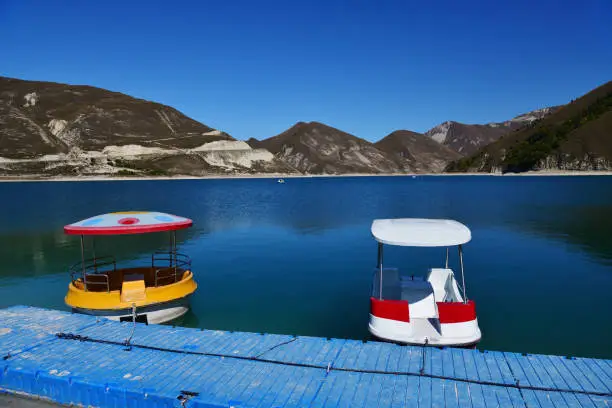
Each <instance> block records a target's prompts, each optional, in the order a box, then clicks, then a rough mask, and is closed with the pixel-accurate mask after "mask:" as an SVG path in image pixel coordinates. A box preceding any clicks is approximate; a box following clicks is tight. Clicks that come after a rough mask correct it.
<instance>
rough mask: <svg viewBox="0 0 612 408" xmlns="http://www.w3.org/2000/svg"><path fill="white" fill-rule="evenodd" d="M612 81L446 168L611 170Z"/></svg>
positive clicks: (466, 169) (519, 170)
mask: <svg viewBox="0 0 612 408" xmlns="http://www.w3.org/2000/svg"><path fill="white" fill-rule="evenodd" d="M611 111H612V81H610V82H607V83H605V84H603V85H602V86H600V87H598V88H596V89H594V90H592V91H591V92H589V93H587V94H585V95H584V96H582V97H580V98H579V99H577V100H575V101H572V102H571V103H569V104H567V105H564V106H563V107H562V108H560V109H558V110H557V111H556V112H555V113H553V114H551V115H550V116H547V117H546V118H544V119H542V120H541V121H538V122H536V123H534V124H533V125H532V126H528V127H525V128H522V129H520V130H518V131H515V132H512V133H510V134H508V135H506V136H504V137H503V138H501V139H500V140H499V141H497V142H495V143H493V144H491V145H489V146H486V147H485V148H483V149H481V150H480V151H478V152H477V153H476V154H474V155H472V156H470V157H467V158H465V159H461V160H459V161H456V162H453V163H451V164H450V165H449V166H448V168H447V170H448V171H481V172H498V171H502V172H522V171H529V170H543V169H552V170H604V169H612V112H611Z"/></svg>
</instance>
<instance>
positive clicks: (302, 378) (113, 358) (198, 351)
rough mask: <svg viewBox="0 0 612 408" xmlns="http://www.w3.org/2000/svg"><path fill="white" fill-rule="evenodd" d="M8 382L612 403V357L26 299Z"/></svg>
mask: <svg viewBox="0 0 612 408" xmlns="http://www.w3.org/2000/svg"><path fill="white" fill-rule="evenodd" d="M128 338H131V340H130V343H129V345H126V340H127V339H128ZM0 391H1V392H8V393H19V394H25V395H29V396H33V397H35V398H43V399H47V400H50V401H54V402H57V403H60V404H67V405H69V404H74V405H82V406H94V407H122V408H123V407H134V408H139V407H194V408H195V407H201V408H203V407H208V408H213V407H236V408H238V407H242V408H244V407H328V406H329V407H497V406H499V407H612V361H610V360H600V359H591V358H574V357H572V358H567V357H560V356H548V355H534V354H527V355H525V354H517V353H508V352H494V351H479V350H468V349H455V348H444V349H440V348H433V347H427V348H423V347H414V346H400V345H395V344H389V343H379V342H365V343H364V342H362V341H356V340H342V339H324V338H317V337H303V336H299V337H294V336H287V335H276V334H257V333H242V332H226V331H215V330H200V329H189V328H181V327H171V326H157V325H150V326H147V325H144V324H136V325H134V324H132V323H119V322H113V321H109V320H106V319H96V318H94V317H90V316H85V315H79V314H71V313H67V312H60V311H54V310H47V309H39V308H34V307H25V306H16V307H11V308H8V309H2V310H0Z"/></svg>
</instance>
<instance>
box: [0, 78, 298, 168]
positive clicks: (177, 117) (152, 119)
mask: <svg viewBox="0 0 612 408" xmlns="http://www.w3.org/2000/svg"><path fill="white" fill-rule="evenodd" d="M261 171H271V172H286V171H290V170H289V169H288V168H287V166H286V165H285V164H284V163H282V162H280V161H278V160H276V159H275V158H274V157H273V156H272V154H270V153H269V152H267V151H265V150H253V149H252V148H251V147H250V146H249V145H248V144H246V143H244V142H239V141H236V140H234V139H233V138H232V137H231V136H229V135H227V134H226V133H223V132H221V131H219V130H215V129H213V128H211V127H209V126H206V125H204V124H202V123H199V122H197V121H195V120H193V119H190V118H188V117H187V116H185V115H183V114H182V113H180V112H179V111H177V110H176V109H174V108H171V107H169V106H165V105H161V104H158V103H154V102H149V101H145V100H142V99H136V98H133V97H130V96H128V95H124V94H121V93H118V92H111V91H107V90H104V89H100V88H94V87H91V86H75V85H65V84H58V83H51V82H35V81H24V80H19V79H12V78H4V77H0V175H24V174H28V175H65V174H69V175H84V174H123V175H130V174H133V175H139V174H159V175H161V174H192V175H204V174H210V173H228V172H229V173H251V172H261Z"/></svg>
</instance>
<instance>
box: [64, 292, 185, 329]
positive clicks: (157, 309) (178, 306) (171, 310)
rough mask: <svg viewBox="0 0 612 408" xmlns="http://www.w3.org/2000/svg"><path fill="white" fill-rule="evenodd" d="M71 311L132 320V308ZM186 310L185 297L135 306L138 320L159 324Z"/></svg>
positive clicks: (173, 318) (76, 309)
mask: <svg viewBox="0 0 612 408" xmlns="http://www.w3.org/2000/svg"><path fill="white" fill-rule="evenodd" d="M72 311H73V312H75V313H82V314H88V315H91V316H99V317H104V318H107V319H110V320H115V321H125V320H127V321H132V309H118V310H94V309H80V308H73V309H72ZM188 311H189V301H188V299H187V298H183V299H178V300H173V301H171V302H165V303H156V304H152V305H147V306H143V307H140V308H137V309H136V316H137V321H138V322H143V323H147V324H160V323H167V322H170V321H172V320H175V319H178V318H179V317H181V316H183V315H184V314H185V313H187V312H188Z"/></svg>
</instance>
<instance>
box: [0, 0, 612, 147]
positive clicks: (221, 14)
mask: <svg viewBox="0 0 612 408" xmlns="http://www.w3.org/2000/svg"><path fill="white" fill-rule="evenodd" d="M611 17H612V1H610V0H584V1H580V2H578V1H564V0H558V1H537V0H530V1H523V0H516V1H507V2H506V1H491V0H487V1H481V2H471V1H467V0H465V1H456V0H448V1H409V0H404V1H387V0H380V1H374V0H369V1H366V0H353V1H333V0H329V1H314V0H313V1H306V0H304V1H298V0H295V1H292V0H285V1H266V0H258V1H241V2H239V1H229V0H228V1H222V0H217V1H191V2H189V1H169V0H168V1H155V0H147V1H145V0H134V1H118V0H104V1H61V0H58V1H29V0H0V39H1V41H0V75H5V76H10V77H17V78H22V79H32V80H48V81H57V82H66V83H72V84H88V85H94V86H99V87H102V88H107V89H111V90H114V91H120V92H124V93H126V94H129V95H132V96H136V97H140V98H144V99H149V100H153V101H156V102H160V103H164V104H167V105H171V106H173V107H175V108H177V109H179V110H181V111H182V112H183V113H185V114H187V115H188V116H191V117H193V118H194V119H196V120H199V121H201V122H203V123H206V124H207V125H209V126H212V127H215V128H219V129H222V130H225V131H227V132H228V133H230V134H232V135H233V136H235V137H236V138H238V139H247V138H249V137H257V138H265V137H269V136H272V135H275V134H278V133H280V132H282V131H283V130H285V129H286V128H288V127H289V126H291V125H293V124H294V123H295V122H297V121H312V120H316V121H320V122H324V123H327V124H329V125H331V126H334V127H337V128H340V129H342V130H345V131H348V132H350V133H353V134H355V135H357V136H360V137H363V138H365V139H369V140H377V139H379V138H381V137H383V136H385V135H386V134H388V133H390V132H391V131H393V130H397V129H410V130H415V131H420V132H422V131H426V130H427V129H429V128H431V127H433V126H435V125H437V124H439V123H440V122H443V121H445V120H456V121H461V122H466V123H486V122H491V121H502V120H505V119H509V118H510V117H512V116H515V115H517V114H519V113H523V112H525V111H529V110H532V109H536V108H540V107H544V106H549V105H555V104H562V103H565V102H567V101H569V100H570V99H572V98H575V97H578V96H580V95H581V94H583V93H585V92H587V91H589V90H590V89H592V88H594V87H596V86H597V85H600V84H602V83H604V82H606V81H608V80H610V79H612V24H611V23H610V18H611Z"/></svg>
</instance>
